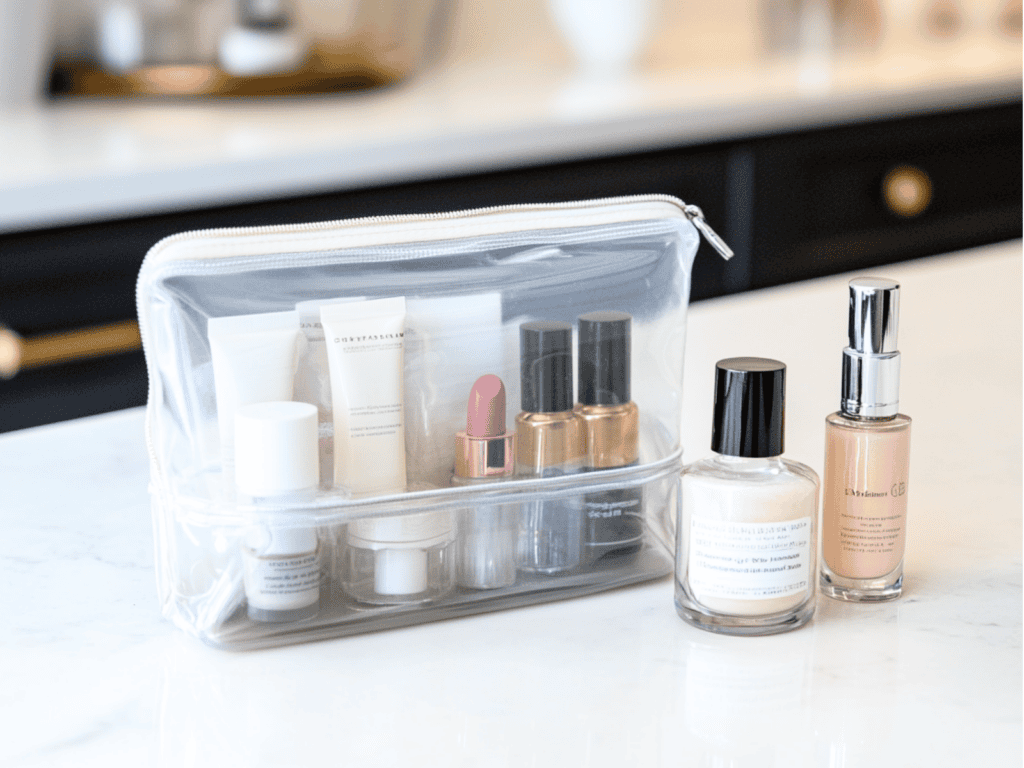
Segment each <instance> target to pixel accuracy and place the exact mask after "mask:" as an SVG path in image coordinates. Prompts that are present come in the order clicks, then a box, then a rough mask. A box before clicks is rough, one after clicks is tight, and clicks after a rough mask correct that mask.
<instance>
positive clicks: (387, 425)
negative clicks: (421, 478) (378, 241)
mask: <svg viewBox="0 0 1024 768" xmlns="http://www.w3.org/2000/svg"><path fill="white" fill-rule="evenodd" d="M320 320H321V323H322V324H323V327H324V336H325V338H326V340H327V360H328V364H329V367H330V370H331V400H332V403H333V410H334V484H335V485H337V486H342V487H344V488H348V489H349V490H350V491H351V492H352V493H353V494H371V493H391V492H396V491H404V490H405V483H406V480H405V422H404V419H405V387H404V380H403V367H404V360H405V354H404V351H405V342H404V337H405V298H404V297H401V296H399V297H397V298H393V299H377V300H375V301H362V302H356V303H352V304H332V305H328V306H325V307H322V308H321V310H320Z"/></svg>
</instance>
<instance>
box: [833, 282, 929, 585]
mask: <svg viewBox="0 0 1024 768" xmlns="http://www.w3.org/2000/svg"><path fill="white" fill-rule="evenodd" d="M899 294H900V286H899V283H896V282H894V281H892V280H886V279H881V278H873V277H860V278H856V279H854V280H851V281H850V326H849V336H850V345H849V346H848V347H847V348H846V349H845V350H843V384H842V399H841V401H840V410H839V411H838V412H837V413H833V414H831V415H830V416H828V417H827V418H826V419H825V483H824V500H823V502H822V503H823V505H824V509H823V514H822V530H821V534H822V536H821V549H822V557H821V560H822V562H821V591H822V592H823V593H824V594H826V595H828V596H829V597H833V598H836V599H838V600H848V601H851V602H877V601H882V600H893V599H895V598H897V597H899V596H900V593H901V592H902V590H903V550H904V547H905V545H906V524H907V483H908V476H909V471H910V417H909V416H904V415H903V414H901V413H899V407H900V353H899V351H897V349H896V330H897V324H898V322H899Z"/></svg>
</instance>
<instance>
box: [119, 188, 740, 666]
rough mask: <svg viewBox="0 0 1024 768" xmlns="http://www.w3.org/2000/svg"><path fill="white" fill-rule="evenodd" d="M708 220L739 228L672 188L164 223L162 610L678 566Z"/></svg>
mask: <svg viewBox="0 0 1024 768" xmlns="http://www.w3.org/2000/svg"><path fill="white" fill-rule="evenodd" d="M698 229H699V230H700V231H701V232H703V233H704V234H705V236H706V237H707V238H708V239H709V241H710V242H711V243H712V245H714V246H715V248H716V249H718V250H719V251H720V252H721V253H722V255H723V256H725V257H726V258H728V256H729V255H731V254H730V253H729V252H728V248H727V247H726V246H725V245H724V244H723V243H722V242H721V241H720V240H719V239H718V238H717V237H716V236H715V234H714V232H712V231H711V230H710V229H709V228H708V227H707V225H706V224H705V222H704V219H703V216H702V214H701V213H700V210H699V209H698V208H696V207H695V206H688V205H686V204H684V203H682V202H681V201H679V200H677V199H675V198H672V197H666V196H644V197H632V198H617V199H609V200H597V201H586V202H579V203H569V204H553V205H523V206H514V207H505V208H492V209H481V210H473V211H464V212H457V213H447V214H435V215H425V216H401V217H399V216H394V217H380V218H373V219H360V220H352V221H338V222H327V223H321V224H311V225H298V226H281V227H258V228H250V229H224V230H210V231H204V232H189V233H185V234H180V235H176V236H174V237H170V238H167V239H165V240H163V241H161V242H160V243H158V244H157V245H155V246H154V247H153V248H152V249H151V250H150V252H149V254H148V255H147V256H146V259H145V261H144V263H143V266H142V269H141V271H140V274H139V282H138V310H139V321H140V328H141V331H142V340H143V348H144V350H145V356H146V362H147V366H148V371H149V379H150V389H149V403H148V406H147V411H146V438H147V446H148V449H149V455H150V464H151V475H152V481H151V494H152V502H153V520H154V538H155V545H156V570H157V583H158V590H159V595H160V600H161V603H162V607H163V612H164V615H165V616H167V617H168V618H170V619H171V620H172V621H173V622H174V623H175V624H177V625H178V626H179V627H181V628H182V629H184V630H186V631H187V632H189V633H191V634H193V635H195V636H197V637H199V638H200V639H202V640H203V641H204V642H206V643H208V644H210V645H213V646H216V647H219V648H228V649H251V648H259V647H267V646H274V645H282V644H286V643H293V642H300V641H306V640H315V639H322V638H329V637H337V636H342V635H348V634H354V633H358V632H365V631H371V630H378V629H386V628H390V627H398V626H403V625H408V624H414V623H419V622H424V621H432V620H436V619H442V618H448V617H454V616H463V615H467V614H473V613H481V612H484V611H493V610H499V609H503V608H510V607H516V606H522V605H527V604H530V603H536V602H541V601H547V600H556V599H562V598H569V597H575V596H579V595H586V594H590V593H593V592H597V591H600V590H605V589H611V588H614V587H619V586H623V585H627V584H632V583H636V582H641V581H644V580H648V579H653V578H657V577H660V576H663V575H665V574H668V573H669V572H670V571H671V569H672V557H671V552H672V548H673V544H672V542H673V535H672V527H673V520H674V517H675V512H676V508H677V506H678V504H679V488H678V484H679V477H680V470H681V468H682V458H681V457H682V449H681V446H680V437H679V434H680V420H681V404H682V373H683V347H684V338H685V331H686V307H687V301H688V297H689V292H690V268H691V264H692V261H693V258H694V255H695V253H696V251H697V245H698V240H699V234H698ZM499 379H500V381H498V380H499ZM502 403H503V404H504V408H502Z"/></svg>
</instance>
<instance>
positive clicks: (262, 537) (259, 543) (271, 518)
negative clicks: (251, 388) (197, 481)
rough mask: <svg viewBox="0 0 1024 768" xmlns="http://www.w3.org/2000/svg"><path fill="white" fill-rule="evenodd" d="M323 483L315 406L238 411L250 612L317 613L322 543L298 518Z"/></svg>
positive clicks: (238, 477) (275, 615)
mask: <svg viewBox="0 0 1024 768" xmlns="http://www.w3.org/2000/svg"><path fill="white" fill-rule="evenodd" d="M319 481H320V457H319V441H318V438H317V409H316V406H314V405H310V404H309V403H294V402H285V401H282V402H267V403H254V404H252V405H246V406H243V407H241V408H239V409H238V410H237V411H236V412H235V482H236V484H237V486H238V500H239V503H241V504H243V505H245V506H246V508H247V509H248V510H250V512H251V514H252V517H253V520H252V523H251V524H250V525H248V526H247V527H246V529H245V532H244V538H243V543H242V562H243V566H244V583H245V598H246V612H247V614H248V616H249V618H250V619H251V620H253V621H261V622H270V623H281V622H289V621H300V620H302V619H309V618H312V617H313V616H316V614H317V612H318V611H319V608H320V579H321V568H320V546H319V541H318V537H317V532H316V528H315V527H313V526H310V525H309V524H308V523H307V524H302V523H301V522H299V521H298V520H297V519H296V518H297V515H296V514H295V511H296V507H298V506H299V505H302V504H305V503H308V502H311V501H313V500H314V499H315V498H316V488H317V485H318V483H319Z"/></svg>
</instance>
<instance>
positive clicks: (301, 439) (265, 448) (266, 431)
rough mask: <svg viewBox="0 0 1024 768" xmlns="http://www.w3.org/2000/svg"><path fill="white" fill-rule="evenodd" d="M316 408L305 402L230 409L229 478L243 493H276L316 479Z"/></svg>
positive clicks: (302, 486)
mask: <svg viewBox="0 0 1024 768" xmlns="http://www.w3.org/2000/svg"><path fill="white" fill-rule="evenodd" d="M318 443H319V441H318V436H317V410H316V406H315V405H311V404H309V403H293V402H271V403H253V404H252V405H245V406H242V407H241V408H239V409H238V410H237V411H236V412H235V484H236V485H237V486H238V490H239V492H240V493H242V494H245V495H247V496H281V495H284V494H289V493H295V492H296V491H304V490H308V489H310V488H316V486H317V485H318V484H319V482H320V452H319V445H318Z"/></svg>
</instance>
